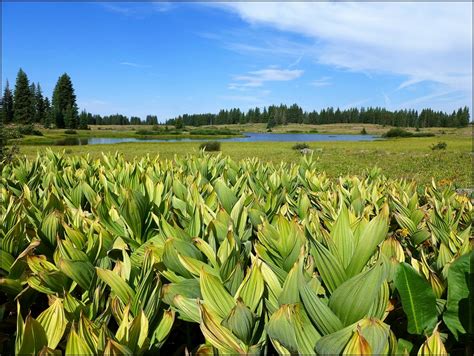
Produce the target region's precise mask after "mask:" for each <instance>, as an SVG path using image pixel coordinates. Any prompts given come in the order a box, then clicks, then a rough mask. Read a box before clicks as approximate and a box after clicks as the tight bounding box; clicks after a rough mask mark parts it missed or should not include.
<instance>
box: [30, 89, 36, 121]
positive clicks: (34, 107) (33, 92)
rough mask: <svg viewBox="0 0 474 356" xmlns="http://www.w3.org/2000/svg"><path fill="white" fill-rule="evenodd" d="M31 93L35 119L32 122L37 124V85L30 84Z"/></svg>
mask: <svg viewBox="0 0 474 356" xmlns="http://www.w3.org/2000/svg"><path fill="white" fill-rule="evenodd" d="M30 93H31V106H32V108H33V109H32V110H33V119H32V122H36V119H37V116H38V114H37V112H36V85H35V83H31V84H30Z"/></svg>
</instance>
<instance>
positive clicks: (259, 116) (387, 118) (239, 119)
mask: <svg viewBox="0 0 474 356" xmlns="http://www.w3.org/2000/svg"><path fill="white" fill-rule="evenodd" d="M469 119H470V114H469V108H468V107H467V106H466V107H464V108H459V109H458V110H457V111H453V112H452V113H451V114H448V113H445V112H442V111H434V110H432V109H423V110H421V111H420V112H417V111H416V110H395V111H389V110H387V109H384V108H378V107H376V108H372V107H369V108H361V109H357V108H350V109H346V110H340V109H339V108H337V109H334V108H332V107H330V108H327V109H323V110H320V111H316V110H314V111H311V112H306V111H303V109H302V108H301V107H299V106H298V105H297V104H293V105H291V106H289V107H288V106H286V105H279V106H275V105H271V106H269V107H268V108H267V107H264V108H263V109H260V108H258V107H257V108H255V109H250V110H248V111H247V112H243V111H241V110H240V109H231V110H221V111H219V113H218V114H211V113H208V114H194V115H189V114H185V115H182V116H179V117H177V118H174V119H171V120H168V121H167V124H170V125H173V124H175V123H176V122H177V121H179V122H182V123H183V124H184V125H190V126H201V125H226V124H247V123H266V124H267V126H268V128H272V127H274V126H277V125H285V124H289V123H298V124H315V125H322V124H338V123H348V124H354V123H357V124H360V123H365V124H379V125H388V126H399V127H463V126H467V125H468V124H469Z"/></svg>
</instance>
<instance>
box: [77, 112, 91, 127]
mask: <svg viewBox="0 0 474 356" xmlns="http://www.w3.org/2000/svg"><path fill="white" fill-rule="evenodd" d="M88 122H89V114H88V113H87V112H86V111H85V110H82V111H81V114H80V115H79V129H81V130H87V128H88V126H87V124H88Z"/></svg>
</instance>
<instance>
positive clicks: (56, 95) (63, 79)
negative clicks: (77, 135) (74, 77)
mask: <svg viewBox="0 0 474 356" xmlns="http://www.w3.org/2000/svg"><path fill="white" fill-rule="evenodd" d="M52 106H53V108H52V111H53V115H54V119H55V120H54V122H55V124H56V127H58V128H65V127H66V128H69V129H75V128H77V121H78V120H77V116H78V109H77V104H76V95H75V94H74V88H73V86H72V81H71V78H70V77H69V75H67V74H66V73H64V74H63V75H61V76H60V77H59V79H58V82H57V83H56V87H55V88H54V92H53V102H52Z"/></svg>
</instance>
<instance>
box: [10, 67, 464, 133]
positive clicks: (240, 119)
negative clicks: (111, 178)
mask: <svg viewBox="0 0 474 356" xmlns="http://www.w3.org/2000/svg"><path fill="white" fill-rule="evenodd" d="M1 119H2V122H3V123H5V124H8V123H17V124H33V123H38V124H42V125H43V126H44V127H47V128H53V127H55V128H68V129H77V128H78V129H86V128H87V127H88V125H157V124H159V121H158V117H157V116H156V115H147V116H146V117H145V119H144V120H142V119H141V118H140V117H138V116H131V117H128V116H126V115H121V114H114V115H107V116H101V115H97V114H95V115H94V114H92V113H88V112H86V111H82V112H81V113H79V110H78V106H77V104H76V95H75V94H74V87H73V84H72V80H71V78H70V77H69V76H68V75H67V74H66V73H65V74H63V75H61V76H60V77H59V79H58V81H57V84H56V86H55V88H54V91H53V96H52V99H51V100H49V99H48V97H46V96H44V95H43V93H42V90H41V86H40V84H39V83H37V84H35V83H31V84H30V82H29V79H28V77H27V75H26V73H25V72H24V71H23V70H22V69H20V70H19V71H18V75H17V78H16V83H15V88H14V90H11V89H10V85H9V83H8V81H7V82H6V86H5V90H4V92H3V96H2V98H1ZM469 121H470V114H469V108H468V107H467V106H465V107H464V108H459V109H458V110H455V111H453V112H452V113H446V112H443V111H434V110H432V109H429V108H427V109H423V110H421V111H419V112H418V111H416V110H412V109H410V110H406V109H404V110H395V111H390V110H387V109H384V108H380V107H375V108H373V107H369V108H360V109H358V108H350V109H344V110H340V109H339V108H336V109H335V108H332V107H330V108H327V109H322V110H320V111H316V110H314V111H304V110H303V109H302V108H301V107H300V106H298V105H297V104H293V105H291V106H287V105H283V104H281V105H279V106H277V105H271V106H269V107H264V108H258V107H256V108H253V109H249V110H248V111H247V112H244V111H241V110H240V109H238V108H234V109H230V110H221V111H219V113H217V114H211V113H208V114H184V115H180V116H178V117H175V118H172V119H168V120H166V122H165V124H167V125H173V126H175V127H176V128H183V127H184V126H203V125H230V124H247V123H264V124H267V127H268V128H271V127H274V126H277V125H286V124H289V123H298V124H315V125H322V124H339V123H349V124H362V123H365V124H379V125H387V126H398V127H418V128H423V127H463V126H467V125H468V124H469Z"/></svg>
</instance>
